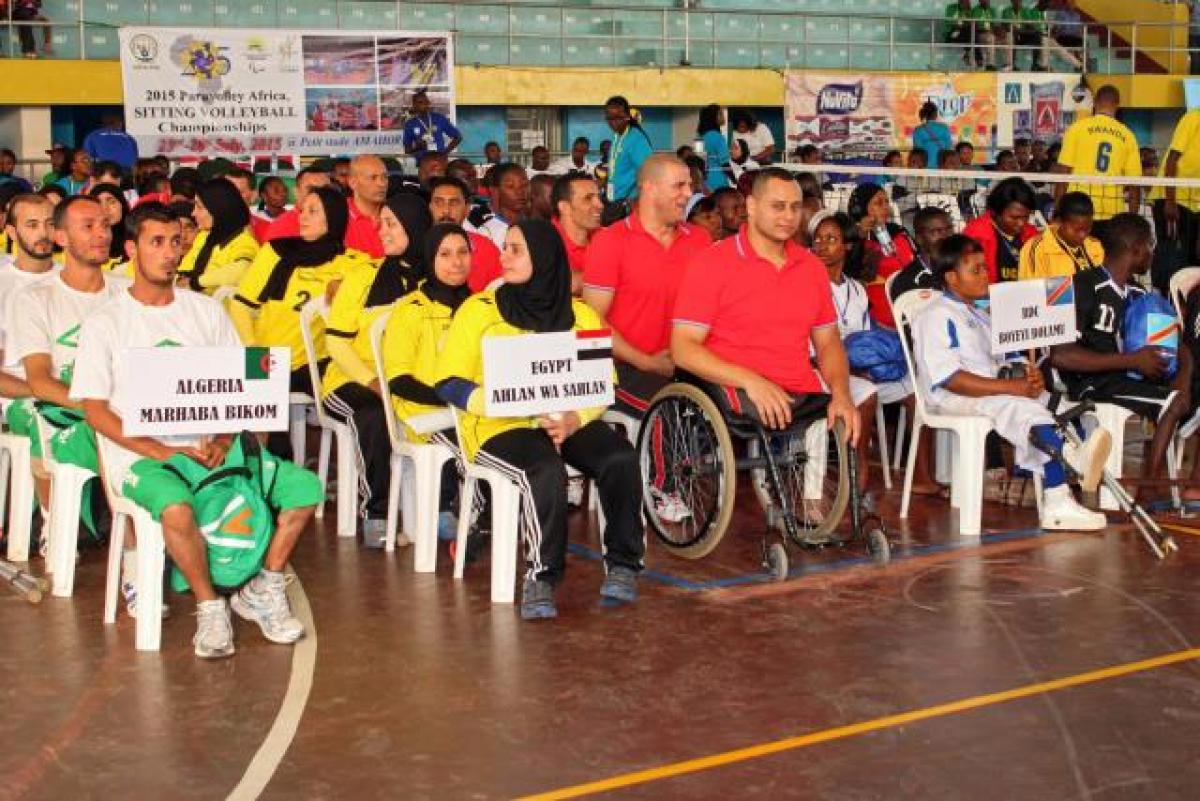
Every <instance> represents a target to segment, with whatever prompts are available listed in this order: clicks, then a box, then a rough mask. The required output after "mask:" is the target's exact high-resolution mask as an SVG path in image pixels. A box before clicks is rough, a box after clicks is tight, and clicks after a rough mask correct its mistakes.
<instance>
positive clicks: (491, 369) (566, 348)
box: [483, 330, 613, 417]
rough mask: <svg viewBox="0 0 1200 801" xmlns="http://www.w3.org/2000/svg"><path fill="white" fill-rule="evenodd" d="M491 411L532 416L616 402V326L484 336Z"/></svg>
mask: <svg viewBox="0 0 1200 801" xmlns="http://www.w3.org/2000/svg"><path fill="white" fill-rule="evenodd" d="M483 390H484V395H485V398H486V406H485V408H486V412H487V416H488V417H530V416H535V415H541V414H553V413H555V412H569V411H578V410H580V409H591V408H595V407H598V406H608V405H610V404H611V403H612V402H613V361H612V332H611V331H608V330H597V331H562V332H555V333H550V334H522V335H520V336H513V337H485V338H484V340H483Z"/></svg>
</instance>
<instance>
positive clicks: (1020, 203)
mask: <svg viewBox="0 0 1200 801" xmlns="http://www.w3.org/2000/svg"><path fill="white" fill-rule="evenodd" d="M1036 208H1037V198H1036V196H1035V195H1034V192H1033V187H1032V186H1030V185H1029V184H1027V183H1026V182H1025V180H1024V179H1022V178H1005V179H1004V180H1003V181H1000V182H999V183H998V184H996V185H995V186H993V187H992V191H991V192H990V193H988V199H987V211H986V212H984V213H983V214H982V215H981V216H979V217H976V218H975V219H973V220H971V221H970V222H969V223H967V225H966V227H965V228H964V229H963V233H964V234H966V235H967V236H969V237H971V239H974V240H975V241H976V242H978V243H979V246H980V247H981V248H983V261H984V263H985V264H987V268H988V283H989V284H994V283H996V282H997V281H1015V280H1017V268H1018V266H1019V265H1020V262H1021V248H1022V247H1023V246H1024V245H1025V243H1026V242H1028V241H1029V240H1031V239H1033V238H1034V237H1036V236H1037V235H1038V230H1037V229H1036V228H1034V227H1033V226H1032V225H1030V224H1029V216H1030V215H1031V214H1033V211H1034V209H1036Z"/></svg>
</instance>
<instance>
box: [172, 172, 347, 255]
mask: <svg viewBox="0 0 1200 801" xmlns="http://www.w3.org/2000/svg"><path fill="white" fill-rule="evenodd" d="M172 181H174V177H172ZM329 184H330V177H329V173H327V172H321V171H320V170H318V169H317V168H316V167H308V168H307V169H303V170H301V171H300V172H298V173H296V202H295V204H294V205H293V206H292V207H291V208H290V209H288V210H287V211H285V212H284V213H283V214H281V215H279V216H278V217H276V218H275V219H274V220H272V221H271V224H270V225H269V226H268V227H267V230H266V233H265V234H263V240H262V241H263V242H271V241H273V240H276V239H284V238H286V237H290V236H299V235H300V204H302V203H303V202H304V199H305V198H306V197H308V195H309V193H311V192H312V191H313V190H314V189H319V188H321V187H323V186H329Z"/></svg>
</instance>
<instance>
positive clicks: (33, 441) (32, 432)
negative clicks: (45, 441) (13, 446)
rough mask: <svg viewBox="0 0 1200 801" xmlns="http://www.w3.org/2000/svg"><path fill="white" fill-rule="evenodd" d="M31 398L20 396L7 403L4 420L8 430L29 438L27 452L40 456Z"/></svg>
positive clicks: (34, 409)
mask: <svg viewBox="0 0 1200 801" xmlns="http://www.w3.org/2000/svg"><path fill="white" fill-rule="evenodd" d="M34 403H35V401H34V399H33V398H20V399H18V400H15V401H13V402H12V403H10V404H9V405H8V410H7V411H6V412H5V414H4V422H5V424H6V425H7V426H8V430H9V431H11V432H12V433H14V434H17V435H19V436H22V437H25V438H26V439H28V440H29V453H30V454H31V455H32V456H33V458H34V459H41V458H42V440H41V438H40V437H38V432H37V408H36V407H35V406H34Z"/></svg>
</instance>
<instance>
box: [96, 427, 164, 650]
mask: <svg viewBox="0 0 1200 801" xmlns="http://www.w3.org/2000/svg"><path fill="white" fill-rule="evenodd" d="M96 445H97V447H98V449H99V451H100V472H101V474H102V481H101V483H102V484H103V486H104V489H105V491H106V492H107V493H108V503H109V506H110V507H111V508H112V514H113V520H112V533H111V534H110V535H109V540H108V571H107V573H106V575H105V586H104V625H106V626H111V625H112V624H114V623H116V621H117V604H118V600H119V596H120V587H121V554H122V551H124V549H125V526H126V525H127V524H130V523H132V525H133V532H134V537H135V539H136V541H137V587H136V592H137V604H138V609H140V610H142V611H143V612H145V610H153V612H152V614H144V613H143V614H139V615H138V616H137V629H136V637H135V647H136V648H137V650H139V651H157V650H159V648H160V647H161V644H162V615H161V614H160V612H159V610H160V609H162V603H163V568H164V567H165V562H166V556H165V551H166V548H165V545H164V544H163V531H162V526H161V525H160V524H158V523H157V522H155V520H154V518H153V517H151V516H150V513H149V512H147V511H146V510H145V509H142V508H141V507H140V506H138V505H136V504H135V503H134V502H133V501H131V500H129V499H128V498H126V497H125V496H124V495H122V494H121V487H120V486H119V484H118V483H117V482H118V481H119V480H120V476H114V475H112V473H111V472H109V470H108V469H107V467H106V465H109V464H113V463H114V461H113V459H112V454H114V453H115V449H116V448H117V445H116V444H115V443H113V442H110V441H109V440H108V439H107V438H105V437H104V436H102V435H100V434H97V435H96Z"/></svg>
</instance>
